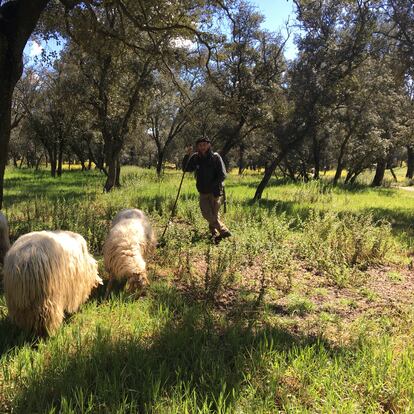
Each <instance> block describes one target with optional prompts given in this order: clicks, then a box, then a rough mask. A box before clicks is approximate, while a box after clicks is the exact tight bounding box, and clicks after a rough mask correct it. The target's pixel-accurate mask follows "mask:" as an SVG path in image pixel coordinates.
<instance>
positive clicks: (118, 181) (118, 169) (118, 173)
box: [115, 155, 121, 188]
mask: <svg viewBox="0 0 414 414" xmlns="http://www.w3.org/2000/svg"><path fill="white" fill-rule="evenodd" d="M115 187H116V188H120V187H121V161H120V160H119V155H118V158H117V160H116V178H115Z"/></svg>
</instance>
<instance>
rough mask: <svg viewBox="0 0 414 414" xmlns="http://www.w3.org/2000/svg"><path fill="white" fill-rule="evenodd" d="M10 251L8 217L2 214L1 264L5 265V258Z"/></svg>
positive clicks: (0, 236) (0, 234)
mask: <svg viewBox="0 0 414 414" xmlns="http://www.w3.org/2000/svg"><path fill="white" fill-rule="evenodd" d="M9 249H10V239H9V226H8V224H7V220H6V217H4V215H3V213H2V212H0V264H3V263H4V256H5V255H6V253H7V251H8V250H9Z"/></svg>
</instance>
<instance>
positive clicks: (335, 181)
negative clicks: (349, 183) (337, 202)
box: [333, 160, 344, 185]
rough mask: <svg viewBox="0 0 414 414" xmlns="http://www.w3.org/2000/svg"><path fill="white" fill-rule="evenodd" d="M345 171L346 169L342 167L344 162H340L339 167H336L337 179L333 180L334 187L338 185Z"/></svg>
mask: <svg viewBox="0 0 414 414" xmlns="http://www.w3.org/2000/svg"><path fill="white" fill-rule="evenodd" d="M343 169H344V167H343V165H342V162H341V161H339V160H338V165H337V166H336V172H335V177H334V179H333V184H334V185H336V184H338V181H339V179H340V178H341V176H342V171H343Z"/></svg>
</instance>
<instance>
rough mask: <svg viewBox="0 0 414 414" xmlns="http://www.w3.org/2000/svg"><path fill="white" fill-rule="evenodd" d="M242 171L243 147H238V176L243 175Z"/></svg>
mask: <svg viewBox="0 0 414 414" xmlns="http://www.w3.org/2000/svg"><path fill="white" fill-rule="evenodd" d="M243 170H244V145H240V146H239V175H242V174H243Z"/></svg>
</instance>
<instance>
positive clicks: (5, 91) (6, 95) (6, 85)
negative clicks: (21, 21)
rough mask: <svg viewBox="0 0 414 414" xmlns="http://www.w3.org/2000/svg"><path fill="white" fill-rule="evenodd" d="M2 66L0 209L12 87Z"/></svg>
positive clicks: (0, 94)
mask: <svg viewBox="0 0 414 414" xmlns="http://www.w3.org/2000/svg"><path fill="white" fill-rule="evenodd" d="M0 48H1V40H0ZM0 54H1V49H0ZM1 60H2V56H0V62H1ZM2 66H3V65H1V64H0V79H1V81H0V209H1V208H2V206H3V190H4V173H5V170H6V164H7V158H8V152H9V140H10V131H11V129H10V124H11V103H12V91H13V88H14V84H13V82H11V81H10V80H9V79H7V78H8V77H9V76H8V74H5V72H6V71H7V69H4V68H3V67H2Z"/></svg>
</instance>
